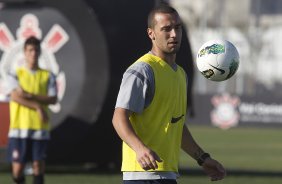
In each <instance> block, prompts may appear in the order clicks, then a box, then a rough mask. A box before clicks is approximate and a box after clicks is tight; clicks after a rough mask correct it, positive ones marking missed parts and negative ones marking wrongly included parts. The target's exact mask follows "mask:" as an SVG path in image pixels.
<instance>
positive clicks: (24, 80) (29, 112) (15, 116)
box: [10, 67, 49, 130]
mask: <svg viewBox="0 0 282 184" xmlns="http://www.w3.org/2000/svg"><path fill="white" fill-rule="evenodd" d="M16 74H17V77H18V82H19V85H20V86H21V87H22V88H23V89H24V90H25V91H27V92H29V93H32V94H37V95H47V88H48V80H49V72H48V71H46V70H41V69H40V70H37V71H36V72H35V73H31V72H30V71H28V70H27V69H26V68H24V67H20V68H18V69H17V71H16ZM45 110H48V109H47V106H45ZM10 128H11V129H31V130H48V129H49V123H48V122H41V120H40V117H39V115H38V113H37V112H36V110H34V109H30V108H27V107H25V106H23V105H20V104H18V103H16V102H14V101H10Z"/></svg>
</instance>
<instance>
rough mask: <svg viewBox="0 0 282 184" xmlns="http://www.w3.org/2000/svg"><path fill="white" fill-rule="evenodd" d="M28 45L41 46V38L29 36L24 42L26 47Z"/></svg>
mask: <svg viewBox="0 0 282 184" xmlns="http://www.w3.org/2000/svg"><path fill="white" fill-rule="evenodd" d="M27 45H34V46H36V47H38V48H40V40H39V39H38V38H36V37H35V36H30V37H28V38H27V39H26V40H25V42H24V48H26V46H27Z"/></svg>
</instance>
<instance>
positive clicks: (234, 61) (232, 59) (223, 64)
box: [196, 39, 239, 81]
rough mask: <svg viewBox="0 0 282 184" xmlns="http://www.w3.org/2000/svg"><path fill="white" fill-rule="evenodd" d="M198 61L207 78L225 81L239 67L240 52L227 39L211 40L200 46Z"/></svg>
mask: <svg viewBox="0 0 282 184" xmlns="http://www.w3.org/2000/svg"><path fill="white" fill-rule="evenodd" d="M196 62H197V67H198V69H199V71H200V72H201V73H202V75H203V76H204V77H205V78H207V79H209V80H212V81H224V80H227V79H229V78H230V77H232V76H233V75H234V74H235V73H236V71H237V69H238V67H239V53H238V51H237V49H236V47H235V46H234V45H233V44H232V43H231V42H229V41H227V40H220V39H219V40H210V41H208V42H206V43H204V44H203V45H202V46H201V47H200V49H199V51H198V53H197V60H196Z"/></svg>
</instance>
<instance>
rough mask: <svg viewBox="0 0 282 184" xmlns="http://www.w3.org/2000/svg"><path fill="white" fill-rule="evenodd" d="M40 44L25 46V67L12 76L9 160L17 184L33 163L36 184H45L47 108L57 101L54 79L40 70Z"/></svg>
mask: <svg viewBox="0 0 282 184" xmlns="http://www.w3.org/2000/svg"><path fill="white" fill-rule="evenodd" d="M40 52H41V48H40V40H38V39H37V38H35V37H30V38H28V39H27V40H26V41H25V43H24V55H25V63H24V65H22V66H18V67H17V68H16V69H15V70H12V71H11V72H10V75H9V77H8V80H9V82H8V83H9V91H10V98H11V100H10V129H9V135H8V136H9V145H8V156H9V161H10V162H11V163H12V176H13V180H14V182H15V183H16V184H24V183H25V177H24V173H23V169H24V167H25V164H26V163H27V162H29V161H32V166H33V174H34V181H33V183H34V184H43V183H44V169H45V162H44V160H45V158H46V149H47V144H48V140H49V138H50V133H49V129H50V124H49V112H48V105H49V104H54V103H56V101H57V88H56V82H55V81H56V80H55V76H54V75H53V74H52V73H51V72H49V71H47V70H43V69H41V68H39V66H38V59H39V56H40Z"/></svg>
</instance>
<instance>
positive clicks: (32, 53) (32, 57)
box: [24, 45, 40, 69]
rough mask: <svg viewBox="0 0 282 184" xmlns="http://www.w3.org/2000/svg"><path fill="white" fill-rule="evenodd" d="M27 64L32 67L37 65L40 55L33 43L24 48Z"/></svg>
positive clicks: (38, 49)
mask: <svg viewBox="0 0 282 184" xmlns="http://www.w3.org/2000/svg"><path fill="white" fill-rule="evenodd" d="M24 54H25V59H26V62H27V66H28V67H29V68H31V69H34V68H36V67H37V65H38V58H39V55H40V48H39V47H37V46H35V45H26V47H25V49H24Z"/></svg>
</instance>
